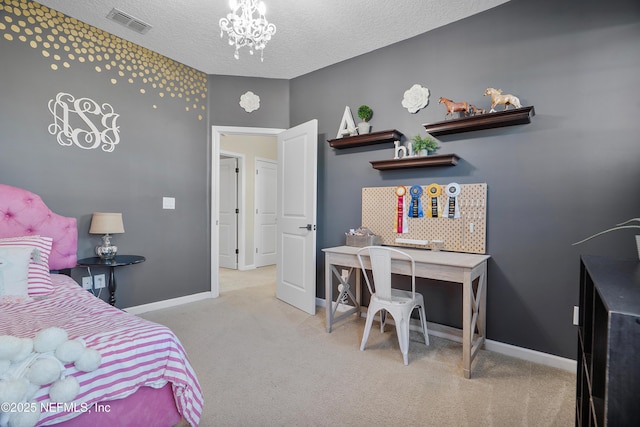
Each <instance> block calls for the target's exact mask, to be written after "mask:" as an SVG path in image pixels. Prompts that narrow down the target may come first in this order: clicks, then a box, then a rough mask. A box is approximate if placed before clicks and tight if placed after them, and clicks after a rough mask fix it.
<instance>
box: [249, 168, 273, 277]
mask: <svg viewBox="0 0 640 427" xmlns="http://www.w3.org/2000/svg"><path fill="white" fill-rule="evenodd" d="M255 162H256V181H255V206H256V216H255V227H254V233H255V234H254V235H255V244H256V256H255V260H254V264H255V266H256V267H263V266H265V265H272V264H275V263H276V249H277V244H276V241H277V239H276V236H277V227H276V213H277V208H278V203H277V200H278V199H277V197H278V191H277V177H278V162H274V161H273V160H263V159H256V160H255Z"/></svg>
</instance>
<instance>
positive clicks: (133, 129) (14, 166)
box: [0, 10, 210, 307]
mask: <svg viewBox="0 0 640 427" xmlns="http://www.w3.org/2000/svg"><path fill="white" fill-rule="evenodd" d="M6 13H7V12H6V10H5V11H0V19H2V21H3V22H5V21H4V17H5V14H6ZM6 32H10V30H7V31H6ZM3 33H4V32H3ZM46 34H47V30H46V29H45V30H44V35H43V36H44V37H45V40H46ZM3 35H4V34H3ZM67 41H68V44H71V41H70V40H67ZM62 46H65V44H64V43H62V44H61V46H60V47H59V48H55V46H53V44H52V45H51V46H50V47H49V48H46V47H45V46H44V45H43V44H38V45H37V48H32V47H31V46H30V44H29V41H27V42H22V41H20V40H19V39H18V34H14V37H13V40H12V41H10V40H8V39H6V38H5V37H0V58H1V59H0V182H2V183H5V184H9V185H14V186H18V187H22V188H25V189H28V190H30V191H32V192H34V193H36V194H38V195H40V196H41V197H42V198H43V200H44V201H45V203H47V204H48V205H49V206H50V208H51V209H52V210H54V211H55V212H57V213H60V214H63V215H66V216H72V217H76V218H77V219H78V231H79V239H80V240H79V246H78V257H80V258H82V257H87V256H93V248H94V246H96V245H97V244H99V243H100V238H99V236H94V235H90V234H88V230H89V223H90V219H91V213H92V212H95V211H106V212H122V213H123V219H124V226H125V233H124V234H119V235H115V236H114V239H113V242H114V244H116V245H117V246H118V247H119V251H120V253H122V254H139V255H144V256H145V257H146V258H147V260H146V262H144V263H142V264H140V265H136V266H128V267H122V268H119V269H118V270H117V273H116V275H117V278H118V285H119V287H118V292H117V300H118V302H117V306H119V307H128V306H133V305H139V304H144V303H149V302H153V301H160V300H165V299H168V298H174V297H178V296H182V295H189V294H194V293H198V292H204V291H207V290H209V289H210V278H209V274H210V267H209V265H210V264H209V229H208V224H209V212H208V209H209V202H208V188H209V185H208V158H207V156H206V150H207V146H208V143H207V131H208V123H207V117H206V114H207V112H206V111H203V110H202V109H201V106H205V107H206V101H205V99H204V98H202V97H200V95H199V94H198V90H196V95H191V98H192V99H190V100H189V102H188V103H187V102H186V98H187V97H188V96H182V97H178V96H175V97H171V96H170V92H169V90H168V87H169V86H168V85H169V83H167V87H165V89H163V93H164V94H165V95H166V96H164V97H161V96H160V95H159V91H158V90H156V89H153V88H152V87H151V84H150V82H148V84H144V83H142V82H141V78H140V77H136V78H133V77H131V78H132V79H133V82H134V83H129V82H128V78H129V75H130V74H131V73H132V72H131V71H129V70H127V69H126V67H125V69H124V72H123V76H121V75H119V73H118V71H120V70H119V67H118V66H117V65H118V64H120V63H124V64H126V65H127V66H132V63H131V62H126V61H127V60H126V59H124V58H118V60H117V63H116V66H114V67H112V68H111V70H108V69H107V63H110V61H111V60H113V61H116V54H115V53H112V54H111V58H110V59H109V60H108V61H107V60H105V59H104V58H102V60H98V59H97V55H95V54H94V56H93V57H92V60H90V59H89V54H88V53H86V54H82V53H79V54H75V56H74V58H75V60H70V59H69V60H67V59H66V58H67V52H66V51H64V50H63V49H62ZM134 50H136V49H135V48H134ZM43 51H47V52H48V53H49V56H44V55H43V54H42V52H43ZM136 51H137V50H136ZM137 52H138V53H139V51H137ZM71 53H74V51H73V50H71ZM55 54H57V55H61V56H62V57H63V58H64V59H62V60H60V61H56V60H55V59H54V55H55ZM80 56H82V57H83V58H84V59H85V61H84V62H80V61H79V60H78V58H79V57H80ZM121 60H122V62H121ZM154 60H155V61H157V63H156V64H152V65H157V70H154V72H153V73H156V72H158V73H159V72H161V71H160V70H161V69H163V68H164V67H172V66H175V67H176V68H175V74H174V75H178V76H179V77H180V78H183V79H184V80H188V79H189V78H192V77H193V75H194V74H193V72H194V70H193V69H190V68H188V67H184V66H182V65H181V64H176V63H172V61H170V60H168V59H167V58H163V57H155V59H154ZM64 61H68V62H67V65H69V67H68V68H67V67H66V66H65V65H64V64H63V62H64ZM52 65H55V66H57V68H58V69H57V70H56V71H54V70H53V69H52V68H51V67H52ZM96 66H100V67H101V68H100V70H101V71H100V72H98V71H96V68H95V67H96ZM136 67H138V66H137V65H136ZM149 68H151V66H149ZM132 69H133V67H132ZM147 69H148V68H147ZM136 70H138V68H136ZM153 73H152V74H150V76H151V77H149V78H152V77H153V76H154V74H153ZM136 74H137V72H136ZM139 74H140V76H142V74H143V69H142V66H140V68H139ZM165 77H166V76H163V78H165ZM112 78H114V79H116V81H117V84H112V83H111V79H112ZM201 79H202V81H201V85H200V89H202V88H204V89H205V90H206V85H207V77H206V75H204V74H201ZM160 82H161V79H160V81H159V82H158V83H160ZM156 87H158V86H156ZM141 89H145V93H144V94H142V93H141V92H140V90H141ZM58 92H67V93H70V94H72V95H73V96H75V97H76V98H80V97H87V98H91V99H93V100H95V101H97V102H99V103H109V104H111V105H112V106H113V108H114V109H115V111H116V113H118V114H119V115H120V117H119V118H118V121H117V123H118V125H119V127H120V137H121V141H120V143H119V144H118V145H117V146H116V148H115V150H114V151H113V152H112V153H106V152H103V151H101V150H100V149H93V150H86V149H81V148H79V147H76V146H71V147H63V146H61V145H59V144H58V143H57V142H56V139H55V136H52V135H50V134H49V133H48V131H47V128H48V126H49V125H50V124H51V123H52V122H53V116H52V115H51V113H50V112H49V110H48V108H47V104H48V102H49V100H50V99H52V98H54V97H55V96H56V94H57V93H58ZM174 93H175V94H176V95H177V94H178V93H180V92H179V91H178V90H177V86H176V90H175V91H174ZM194 97H198V98H199V99H198V101H196V100H195V99H193V98H194ZM193 103H196V104H200V105H198V106H197V108H194V107H193ZM154 106H155V108H154ZM187 108H189V110H188V111H187ZM198 115H201V116H202V119H198ZM163 196H171V197H175V199H176V209H175V210H162V197H163ZM194 224H196V226H194ZM93 272H94V273H100V272H101V271H98V270H96V269H94V271H93ZM102 272H105V273H106V271H102ZM83 273H84V274H83ZM85 274H86V272H84V271H83V269H76V270H75V271H74V272H73V275H74V276H75V277H76V278H78V277H79V276H80V275H85ZM102 296H103V297H105V296H106V292H103V294H102Z"/></svg>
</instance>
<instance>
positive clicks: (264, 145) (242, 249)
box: [211, 126, 282, 296]
mask: <svg viewBox="0 0 640 427" xmlns="http://www.w3.org/2000/svg"><path fill="white" fill-rule="evenodd" d="M280 132H282V129H267V128H236V127H220V126H213V131H212V141H213V149H212V213H213V212H216V213H218V215H212V238H211V245H212V248H211V256H212V259H211V261H212V262H211V266H212V280H211V291H212V294H213V295H214V296H218V295H219V293H220V291H223V292H224V291H228V290H231V289H238V288H243V287H250V286H256V285H260V284H265V283H273V284H274V286H275V280H276V268H275V256H273V257H272V258H273V260H274V261H273V264H271V263H270V261H269V259H270V255H271V252H273V251H274V250H275V246H274V244H275V242H272V241H271V240H270V237H268V236H269V235H270V234H269V229H270V226H268V225H267V226H262V225H261V224H262V223H261V221H263V220H264V219H265V218H267V217H268V216H269V215H261V214H262V213H265V212H264V211H262V209H263V207H264V206H263V205H260V206H258V204H259V203H263V204H264V200H261V199H260V197H257V195H256V191H261V192H264V191H265V190H264V188H265V186H264V185H262V186H261V183H262V181H261V179H262V178H263V177H264V178H268V176H269V175H271V173H270V171H271V170H272V168H271V167H270V165H273V170H275V168H276V167H277V137H276V136H277V135H278V134H279V133H280ZM221 155H222V156H227V157H237V158H239V159H242V163H243V164H241V165H240V166H239V174H238V183H239V184H238V192H237V193H238V210H239V212H238V215H237V219H238V226H237V227H238V228H237V229H238V233H237V236H238V237H237V239H238V245H237V246H238V248H237V249H238V254H237V255H238V256H237V268H236V269H235V270H234V269H230V268H224V270H223V269H221V268H223V267H222V265H223V264H222V263H221V261H220V259H221V256H222V250H221V248H220V245H221V244H222V243H223V239H225V238H226V237H224V236H223V235H222V234H223V232H222V231H220V228H221V227H222V223H221V222H220V220H221V217H220V208H221V206H222V202H223V200H221V197H222V195H223V191H222V189H221V188H220V186H221V185H226V184H223V180H222V179H221V176H220V174H221V173H222V167H223V162H222V163H221ZM256 171H257V172H256ZM256 175H261V176H259V177H258V179H257V177H256ZM272 185H273V188H274V189H275V185H274V184H272ZM260 188H262V189H261V190H260ZM262 195H264V194H262ZM274 199H275V194H274V196H268V198H267V201H270V202H275V200H274ZM275 206H276V205H275V203H273V207H274V208H275ZM267 207H268V203H267ZM214 209H215V210H214ZM256 209H258V211H257V213H258V215H256ZM267 210H268V209H267ZM267 214H268V212H267ZM267 219H268V218H267ZM274 227H275V224H274ZM214 230H216V231H217V232H215V233H214V232H213V231H214ZM265 236H267V237H265ZM273 239H275V234H274V237H273ZM272 246H273V248H272ZM222 282H224V286H222Z"/></svg>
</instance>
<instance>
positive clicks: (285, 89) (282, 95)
mask: <svg viewBox="0 0 640 427" xmlns="http://www.w3.org/2000/svg"><path fill="white" fill-rule="evenodd" d="M247 91H251V92H253V93H255V94H256V95H258V96H259V97H260V108H258V109H257V110H255V111H252V112H251V113H247V112H246V111H245V110H244V109H243V108H242V107H241V106H240V104H239V103H240V97H241V96H242V95H243V94H244V93H246V92H247ZM209 93H210V97H209V114H210V120H211V124H212V125H214V126H239V127H261V128H282V129H285V128H287V127H288V126H289V81H288V80H282V79H260V78H255V77H235V76H217V75H210V76H209Z"/></svg>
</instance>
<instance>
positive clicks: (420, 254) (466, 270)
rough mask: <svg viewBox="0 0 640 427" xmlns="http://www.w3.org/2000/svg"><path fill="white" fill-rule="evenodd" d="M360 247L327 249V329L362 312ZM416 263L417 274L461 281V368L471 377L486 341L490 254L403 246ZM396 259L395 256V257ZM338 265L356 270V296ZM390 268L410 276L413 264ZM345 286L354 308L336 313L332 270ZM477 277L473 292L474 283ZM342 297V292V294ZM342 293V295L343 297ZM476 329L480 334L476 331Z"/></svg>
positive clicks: (366, 259) (392, 263)
mask: <svg viewBox="0 0 640 427" xmlns="http://www.w3.org/2000/svg"><path fill="white" fill-rule="evenodd" d="M359 249H360V248H357V247H352V246H337V247H334V248H326V249H323V250H322V251H323V252H324V253H325V272H324V277H325V298H326V301H327V304H326V312H327V332H331V328H332V326H333V323H335V322H337V321H338V320H341V319H343V318H345V317H347V316H349V315H351V314H354V313H357V314H358V316H359V315H360V292H361V290H360V288H361V286H360V285H361V281H360V263H359V262H358V257H357V255H356V253H357V252H358V250H359ZM400 249H401V250H403V251H405V252H407V253H408V254H410V255H411V256H413V258H414V259H415V262H416V277H424V278H427V279H435V280H442V281H446V282H454V283H461V284H462V369H463V371H464V376H465V378H470V377H471V362H472V361H473V359H474V358H475V357H476V355H477V354H478V351H479V350H480V349H481V348H482V346H483V345H484V341H485V327H486V316H485V308H486V303H487V298H486V291H485V287H486V277H487V260H488V259H489V258H490V256H489V255H477V254H467V253H458V252H433V251H427V250H422V249H410V248H400ZM392 258H393V256H392ZM363 261H364V262H365V267H366V268H369V267H370V264H368V262H369V261H368V257H363ZM338 266H342V267H349V275H351V272H352V271H354V269H355V270H356V272H357V273H358V274H357V275H356V286H355V287H356V295H354V294H353V292H352V290H351V289H350V286H349V284H348V278H347V280H343V279H342V277H341V274H340V273H341V272H339V271H338ZM391 271H392V272H393V273H396V274H404V275H410V274H411V271H410V265H409V264H408V263H407V262H406V261H401V260H398V261H397V262H394V261H393V260H392V262H391ZM332 272H333V274H334V275H335V276H336V277H337V278H338V280H339V281H340V283H342V285H343V293H344V294H346V295H348V296H349V298H350V299H351V300H352V302H353V303H354V304H355V307H354V308H352V309H351V310H349V311H347V312H345V313H343V314H341V315H340V316H337V317H336V316H335V313H336V308H337V304H335V306H334V303H333V286H332V284H333V281H332V274H331V273H332ZM475 279H479V280H478V285H477V287H476V289H475V291H474V286H473V282H474V280H475ZM340 296H341V295H340ZM340 296H339V297H340ZM427 316H428V313H427ZM476 330H477V333H476Z"/></svg>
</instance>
